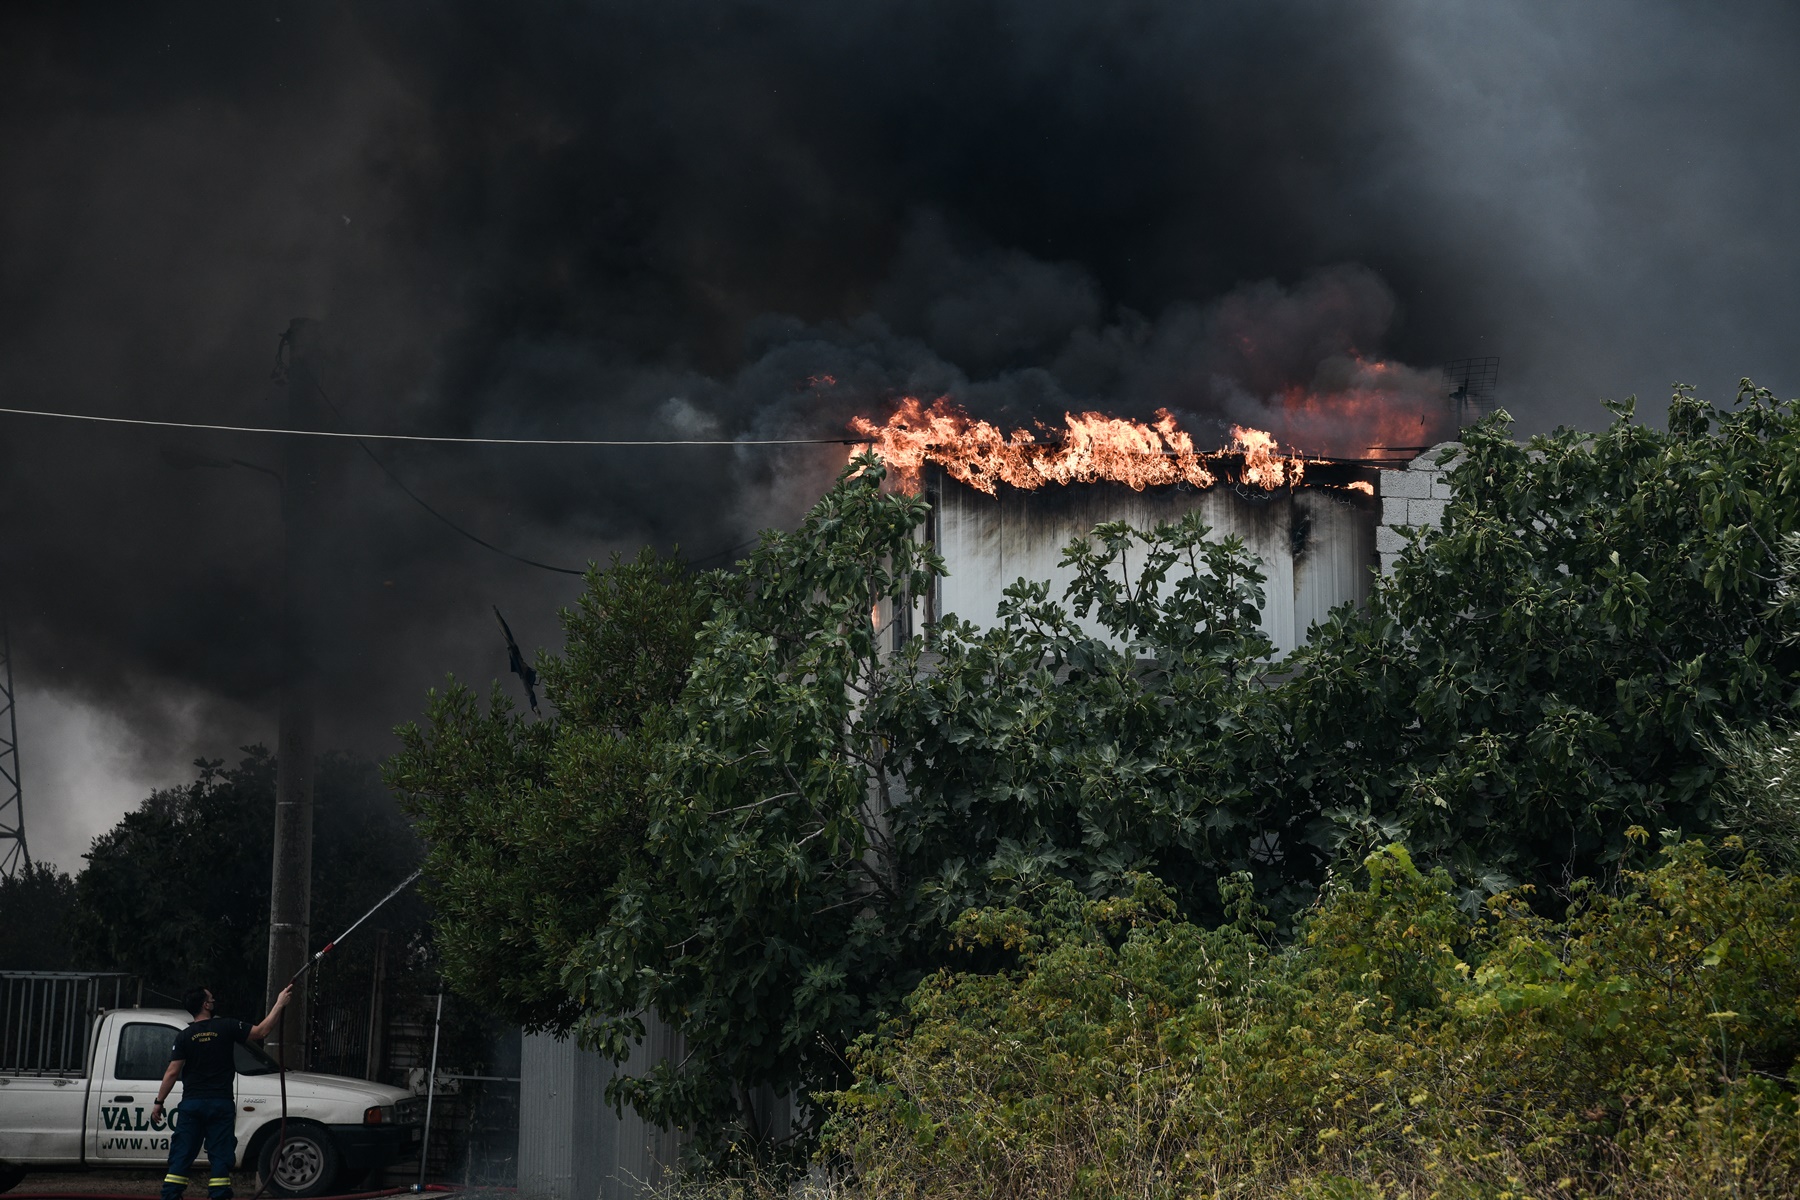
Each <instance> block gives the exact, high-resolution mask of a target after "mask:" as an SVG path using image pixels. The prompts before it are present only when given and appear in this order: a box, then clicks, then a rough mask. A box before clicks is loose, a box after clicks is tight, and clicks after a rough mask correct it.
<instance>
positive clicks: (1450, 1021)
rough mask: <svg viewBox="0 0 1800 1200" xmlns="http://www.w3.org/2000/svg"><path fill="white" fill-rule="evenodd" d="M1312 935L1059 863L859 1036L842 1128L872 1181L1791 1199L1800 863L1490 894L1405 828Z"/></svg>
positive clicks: (1200, 1190)
mask: <svg viewBox="0 0 1800 1200" xmlns="http://www.w3.org/2000/svg"><path fill="white" fill-rule="evenodd" d="M1367 866H1368V884H1367V886H1366V887H1364V888H1361V889H1354V890H1352V889H1345V890H1339V891H1335V892H1333V893H1331V894H1330V895H1329V896H1328V897H1327V898H1326V899H1325V900H1324V901H1323V902H1322V903H1321V904H1320V905H1319V906H1318V907H1317V909H1316V910H1314V911H1313V912H1312V913H1310V914H1309V916H1308V918H1307V920H1306V921H1305V923H1304V925H1303V929H1302V935H1301V937H1300V938H1299V939H1297V940H1296V942H1295V943H1294V944H1292V945H1291V946H1289V947H1288V948H1286V949H1284V950H1281V951H1279V952H1272V951H1270V950H1269V949H1268V948H1266V947H1265V945H1264V944H1263V942H1262V941H1261V939H1260V938H1259V937H1257V936H1256V934H1255V932H1254V928H1253V926H1254V920H1253V918H1252V917H1250V916H1249V915H1248V912H1247V910H1245V909H1244V908H1243V907H1242V905H1241V903H1240V906H1239V908H1240V916H1239V919H1238V920H1237V921H1236V922H1235V923H1234V924H1231V925H1227V926H1222V927H1220V928H1217V929H1212V930H1205V929H1201V928H1198V927H1196V926H1194V925H1191V924H1188V923H1185V922H1183V921H1180V920H1178V919H1175V918H1174V917H1172V916H1171V915H1170V912H1169V905H1168V903H1167V900H1166V897H1165V896H1164V894H1163V893H1161V891H1160V890H1159V888H1158V887H1157V885H1155V884H1154V882H1153V881H1149V880H1139V881H1138V883H1137V885H1136V889H1135V892H1134V894H1133V896H1131V897H1130V898H1129V899H1126V900H1110V901H1096V900H1088V899H1085V898H1082V897H1080V896H1079V895H1078V894H1076V893H1074V892H1073V891H1071V890H1069V889H1067V887H1066V886H1064V887H1062V888H1060V889H1059V890H1056V891H1054V892H1052V893H1051V894H1049V895H1048V896H1047V897H1045V898H1044V899H1043V900H1042V902H1041V903H1039V904H1037V905H1034V906H1032V907H1031V908H1029V909H1021V908H1019V907H1017V906H1015V907H1012V908H1009V909H1004V910H983V911H977V912H973V913H971V914H969V915H968V916H967V917H965V918H964V919H963V920H962V921H961V922H960V923H959V925H958V929H959V932H960V933H961V934H962V935H963V937H964V939H965V941H966V942H967V943H968V944H970V945H971V946H977V947H986V948H989V949H992V948H995V947H998V948H1000V949H1003V950H1005V951H1007V952H1009V953H1010V954H1011V955H1013V956H1014V962H1013V964H1012V965H1011V966H1010V967H1009V969H1006V970H1003V971H999V972H992V973H979V972H978V973H968V972H957V971H953V970H949V969H945V970H941V971H939V972H938V973H936V974H934V975H932V976H930V977H928V978H927V979H926V980H925V981H924V982H923V983H921V985H920V986H919V988H918V989H917V990H916V991H915V992H914V993H913V995H912V996H911V997H909V998H908V1001H907V1005H906V1009H905V1015H904V1016H903V1017H901V1018H898V1019H896V1020H895V1021H893V1022H891V1023H889V1024H888V1025H886V1026H885V1027H884V1028H883V1029H882V1030H880V1031H879V1032H878V1033H876V1034H872V1035H869V1036H866V1037H864V1038H863V1039H861V1040H860V1041H859V1042H858V1043H857V1045H856V1047H855V1049H854V1051H853V1055H852V1061H853V1063H854V1064H855V1068H856V1076H857V1078H856V1082H855V1083H854V1084H853V1085H852V1086H851V1087H850V1088H849V1089H847V1090H846V1091H844V1092H843V1093H841V1094H840V1095H838V1096H837V1097H835V1116H834V1126H833V1129H832V1132H831V1135H830V1138H829V1146H830V1148H831V1149H832V1150H833V1151H834V1152H835V1153H836V1154H838V1155H839V1156H840V1157H841V1158H842V1159H843V1161H845V1162H847V1163H848V1164H850V1165H851V1166H852V1167H853V1169H854V1172H855V1174H856V1177H857V1180H858V1187H857V1188H856V1191H857V1192H858V1193H859V1194H862V1195H866V1196H926V1195H930V1196H948V1197H960V1196H1035V1195H1052V1194H1054V1195H1070V1196H1116V1195H1143V1196H1188V1195H1218V1196H1293V1197H1299V1196H1345V1197H1351V1196H1356V1197H1360V1196H1369V1197H1379V1196H1421V1197H1422V1196H1427V1195H1432V1196H1468V1197H1476V1196H1496V1195H1512V1196H1518V1197H1525V1196H1546V1197H1547V1196H1587V1195H1620V1196H1643V1197H1649V1196H1658V1197H1665V1196H1666V1197H1671V1198H1672V1197H1676V1196H1684V1195H1723V1194H1742V1195H1752V1194H1754V1195H1786V1194H1791V1192H1792V1190H1793V1186H1794V1184H1795V1183H1796V1182H1800V1124H1797V1123H1796V1117H1797V1114H1796V1111H1795V1104H1794V1097H1793V1088H1792V1082H1793V1079H1794V1074H1793V1072H1794V1056H1795V1053H1796V1050H1800V1012H1797V1011H1796V1008H1795V1005H1794V1000H1793V998H1794V996H1795V995H1796V994H1797V993H1800V956H1797V952H1800V880H1796V879H1794V878H1791V877H1772V876H1770V875H1768V874H1767V873H1766V872H1765V871H1764V870H1763V869H1762V867H1761V866H1760V864H1759V863H1758V862H1757V861H1756V860H1755V859H1754V858H1753V857H1752V858H1748V859H1745V858H1742V857H1741V856H1739V855H1737V854H1735V853H1732V852H1729V851H1728V852H1727V854H1726V858H1725V859H1724V860H1714V859H1711V858H1709V856H1708V854H1707V852H1706V851H1705V849H1704V848H1703V847H1702V846H1700V845H1699V844H1697V843H1690V844H1685V845H1679V846H1674V847H1671V848H1670V849H1669V850H1667V851H1665V854H1664V860H1663V862H1662V864H1661V865H1659V866H1658V867H1656V868H1655V869H1654V870H1651V871H1647V872H1628V873H1627V874H1626V875H1625V877H1624V879H1625V882H1626V884H1627V890H1625V891H1624V892H1623V893H1621V894H1619V895H1614V896H1605V895H1601V894H1598V893H1597V892H1594V891H1591V890H1588V891H1583V892H1582V899H1581V901H1580V902H1579V903H1578V904H1577V906H1576V908H1575V910H1574V911H1573V912H1572V913H1571V915H1570V916H1569V917H1568V918H1567V919H1566V920H1563V921H1550V920H1546V919H1544V918H1541V917H1539V916H1537V915H1535V914H1534V913H1533V912H1532V910H1531V908H1530V906H1529V905H1528V904H1527V903H1526V902H1525V898H1524V897H1521V896H1520V895H1518V894H1516V893H1510V894H1507V895H1504V896H1502V897H1500V898H1498V899H1496V900H1495V901H1494V902H1493V903H1491V904H1490V905H1489V906H1488V908H1487V910H1486V912H1485V914H1484V916H1483V917H1482V918H1481V919H1479V920H1476V919H1473V918H1470V917H1469V916H1468V915H1467V914H1466V913H1465V912H1464V911H1463V909H1462V908H1461V907H1460V906H1459V904H1458V903H1457V898H1456V896H1455V893H1454V889H1453V888H1452V887H1451V885H1450V881H1449V879H1448V878H1447V877H1446V876H1445V875H1444V874H1443V873H1442V872H1435V873H1433V874H1431V875H1426V874H1423V873H1421V872H1420V871H1419V870H1418V869H1417V868H1416V867H1415V866H1414V865H1413V863H1412V861H1411V859H1410V857H1409V856H1408V855H1407V854H1406V852H1405V851H1404V850H1402V849H1401V848H1399V847H1389V848H1387V849H1385V850H1383V851H1380V852H1378V853H1377V854H1376V855H1374V856H1372V857H1371V858H1370V860H1369V862H1368V864H1367Z"/></svg>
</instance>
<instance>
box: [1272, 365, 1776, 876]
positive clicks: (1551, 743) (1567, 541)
mask: <svg viewBox="0 0 1800 1200" xmlns="http://www.w3.org/2000/svg"><path fill="white" fill-rule="evenodd" d="M1738 400H1739V404H1738V406H1737V408H1736V409H1735V410H1732V411H1720V410H1718V409H1715V408H1714V407H1713V406H1712V405H1710V404H1707V403H1705V402H1703V401H1701V400H1698V399H1696V398H1695V397H1694V396H1693V395H1692V394H1691V392H1689V391H1688V390H1687V389H1682V390H1680V391H1678V392H1677V394H1676V396H1675V398H1674V399H1673V401H1671V403H1670V408H1669V428H1668V431H1667V432H1666V433H1665V432H1661V431H1658V430H1656V429H1652V428H1649V427H1647V426H1644V425H1642V424H1639V423H1638V422H1636V421H1635V420H1634V419H1632V415H1631V409H1630V407H1629V405H1623V406H1616V407H1615V408H1614V411H1615V413H1616V414H1617V419H1616V421H1615V422H1614V424H1613V425H1612V426H1611V427H1610V428H1608V429H1607V430H1606V431H1605V432H1603V433H1599V434H1594V435H1588V434H1583V433H1578V432H1576V431H1573V430H1559V431H1558V432H1556V433H1554V434H1551V435H1548V436H1543V437H1536V438H1533V439H1531V441H1530V442H1529V443H1527V444H1525V445H1520V444H1518V443H1516V442H1514V441H1513V440H1512V439H1511V438H1510V437H1508V436H1507V434H1506V431H1505V427H1504V425H1502V424H1500V423H1498V422H1489V423H1485V424H1483V425H1482V426H1479V427H1477V428H1476V429H1474V430H1471V431H1469V433H1468V434H1467V436H1466V450H1465V452H1464V453H1463V455H1462V456H1461V457H1460V458H1459V459H1458V460H1457V461H1456V465H1455V467H1454V469H1453V470H1452V471H1451V472H1450V480H1451V483H1452V485H1453V487H1454V489H1455V495H1456V498H1455V499H1454V500H1452V501H1451V503H1450V505H1449V508H1448V511H1447V513H1446V514H1445V518H1444V523H1443V528H1442V529H1441V530H1440V531H1437V532H1433V533H1429V534H1425V535H1423V536H1421V537H1420V538H1419V539H1417V540H1416V541H1415V542H1414V544H1413V545H1412V546H1411V547H1410V548H1409V549H1407V550H1406V551H1405V552H1404V553H1403V554H1402V555H1401V557H1400V560H1399V563H1398V565H1397V567H1396V569H1395V572H1394V576H1393V578H1392V579H1391V580H1390V581H1388V582H1387V583H1385V584H1384V585H1383V586H1381V587H1378V588H1377V590H1376V592H1375V595H1374V596H1373V598H1372V599H1371V601H1370V603H1369V605H1368V607H1367V608H1366V609H1365V610H1363V611H1361V612H1358V613H1344V614H1341V615H1339V616H1338V617H1337V618H1336V619H1335V620H1333V621H1332V622H1330V623H1329V624H1327V625H1326V626H1325V627H1324V628H1323V629H1321V630H1319V631H1318V633H1317V635H1316V636H1315V638H1314V639H1313V641H1312V642H1311V643H1310V644H1309V645H1308V646H1307V647H1306V648H1304V649H1303V650H1302V651H1301V652H1300V653H1299V654H1298V655H1297V656H1296V658H1295V659H1294V660H1292V661H1293V665H1294V667H1295V668H1296V670H1297V671H1298V674H1297V676H1296V677H1295V678H1294V679H1293V680H1292V681H1291V682H1290V683H1288V684H1287V685H1285V686H1284V687H1283V688H1282V689H1281V690H1280V691H1281V695H1280V702H1281V706H1282V709H1283V712H1284V723H1285V724H1287V725H1288V726H1289V728H1290V729H1291V731H1292V737H1291V742H1290V744H1289V746H1288V748H1287V751H1286V752H1285V753H1284V754H1283V755H1281V757H1282V758H1283V759H1284V761H1285V762H1286V765H1287V770H1286V773H1285V779H1284V780H1283V786H1284V787H1286V788H1289V789H1292V790H1294V791H1296V792H1298V793H1299V794H1300V795H1301V797H1302V798H1303V803H1304V804H1305V805H1306V806H1307V807H1309V808H1311V809H1312V810H1313V811H1315V812H1316V813H1318V814H1319V819H1318V823H1317V825H1316V826H1315V828H1314V830H1313V833H1312V837H1313V840H1314V842H1315V843H1316V844H1318V845H1320V846H1322V847H1325V848H1329V849H1332V850H1333V851H1334V852H1339V853H1341V854H1343V855H1347V856H1350V857H1352V858H1354V857H1356V856H1358V855H1360V854H1361V853H1362V852H1364V851H1366V850H1367V849H1368V848H1369V847H1371V846H1372V845H1375V844H1378V843H1380V842H1384V841H1387V840H1391V839H1394V838H1404V840H1406V842H1407V843H1408V844H1409V845H1410V846H1411V847H1412V848H1413V852H1414V853H1416V854H1419V855H1421V857H1422V858H1423V859H1425V860H1427V861H1432V862H1443V863H1447V864H1450V865H1452V866H1453V867H1454V868H1455V870H1456V874H1457V876H1458V878H1459V879H1460V880H1463V881H1465V883H1466V884H1467V885H1468V886H1469V887H1470V888H1471V891H1470V893H1469V896H1468V900H1469V901H1470V902H1473V901H1474V900H1475V899H1476V898H1478V897H1479V895H1480V892H1481V890H1482V889H1484V888H1485V889H1486V890H1490V891H1491V890H1494V889H1495V888H1498V887H1501V886H1504V885H1505V884H1507V883H1508V882H1509V881H1540V882H1557V883H1561V882H1566V881H1567V880H1568V879H1570V878H1573V877H1574V876H1576V875H1579V874H1590V873H1595V872H1604V871H1605V870H1608V869H1611V867H1612V865H1613V864H1616V863H1619V862H1621V861H1623V860H1625V859H1627V858H1628V850H1629V847H1628V846H1627V844H1626V842H1625V840H1624V831H1625V829H1626V828H1627V827H1629V826H1632V825H1642V826H1645V827H1648V828H1651V829H1664V828H1674V829H1680V830H1687V831H1698V830H1703V829H1706V828H1707V827H1708V826H1709V824H1710V823H1711V822H1712V821H1713V820H1714V819H1715V818H1716V817H1717V815H1718V813H1717V810H1716V808H1715V806H1714V804H1713V801H1712V797H1711V785H1712V783H1713V781H1714V779H1715V776H1716V773H1717V768H1716V764H1715V763H1714V762H1713V760H1712V759H1711V758H1710V756H1709V754H1708V750H1707V746H1706V744H1705V736H1706V735H1707V734H1708V733H1709V732H1710V731H1712V730H1714V729H1717V728H1720V727H1731V728H1744V727H1748V726H1751V725H1754V724H1756V723H1759V722H1761V721H1763V720H1766V719H1768V717H1769V716H1770V715H1772V714H1776V713H1782V712H1789V711H1791V710H1792V709H1793V708H1794V707H1795V705H1796V703H1800V687H1797V684H1800V645H1797V644H1796V642H1795V640H1794V635H1795V633H1796V631H1797V630H1800V624H1797V623H1796V621H1795V615H1796V606H1795V603H1794V600H1793V596H1792V588H1791V586H1790V583H1791V576H1790V575H1789V574H1787V573H1785V572H1784V570H1783V564H1784V555H1785V556H1787V557H1788V558H1791V556H1792V554H1793V553H1794V547H1792V546H1791V545H1790V546H1788V547H1787V549H1786V550H1785V551H1784V549H1783V547H1784V541H1783V539H1784V535H1787V534H1789V533H1790V532H1791V531H1793V530H1795V529H1796V528H1797V527H1800V413H1797V412H1796V410H1795V407H1794V405H1793V403H1792V402H1787V403H1783V402H1778V401H1776V400H1775V398H1774V397H1773V396H1771V395H1770V394H1769V393H1768V392H1766V391H1761V390H1756V389H1753V388H1752V387H1751V386H1750V385H1749V383H1748V381H1746V382H1745V384H1744V386H1743V388H1742V390H1741V392H1740V394H1739V397H1738Z"/></svg>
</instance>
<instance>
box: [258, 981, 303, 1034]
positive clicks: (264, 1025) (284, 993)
mask: <svg viewBox="0 0 1800 1200" xmlns="http://www.w3.org/2000/svg"><path fill="white" fill-rule="evenodd" d="M293 990H294V985H293V984H291V983H290V984H288V985H287V986H286V987H284V988H282V989H281V995H279V996H277V997H275V1007H274V1008H271V1009H270V1010H269V1015H268V1016H266V1017H264V1018H263V1019H262V1020H261V1021H259V1022H257V1023H256V1024H255V1025H252V1026H251V1027H250V1040H251V1041H253V1042H260V1041H263V1040H264V1039H266V1038H267V1037H268V1036H269V1034H271V1033H273V1032H274V1031H275V1018H276V1017H278V1016H280V1015H281V1010H282V1009H284V1008H286V1007H287V1002H288V996H289V993H291V992H292V991H293Z"/></svg>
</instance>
